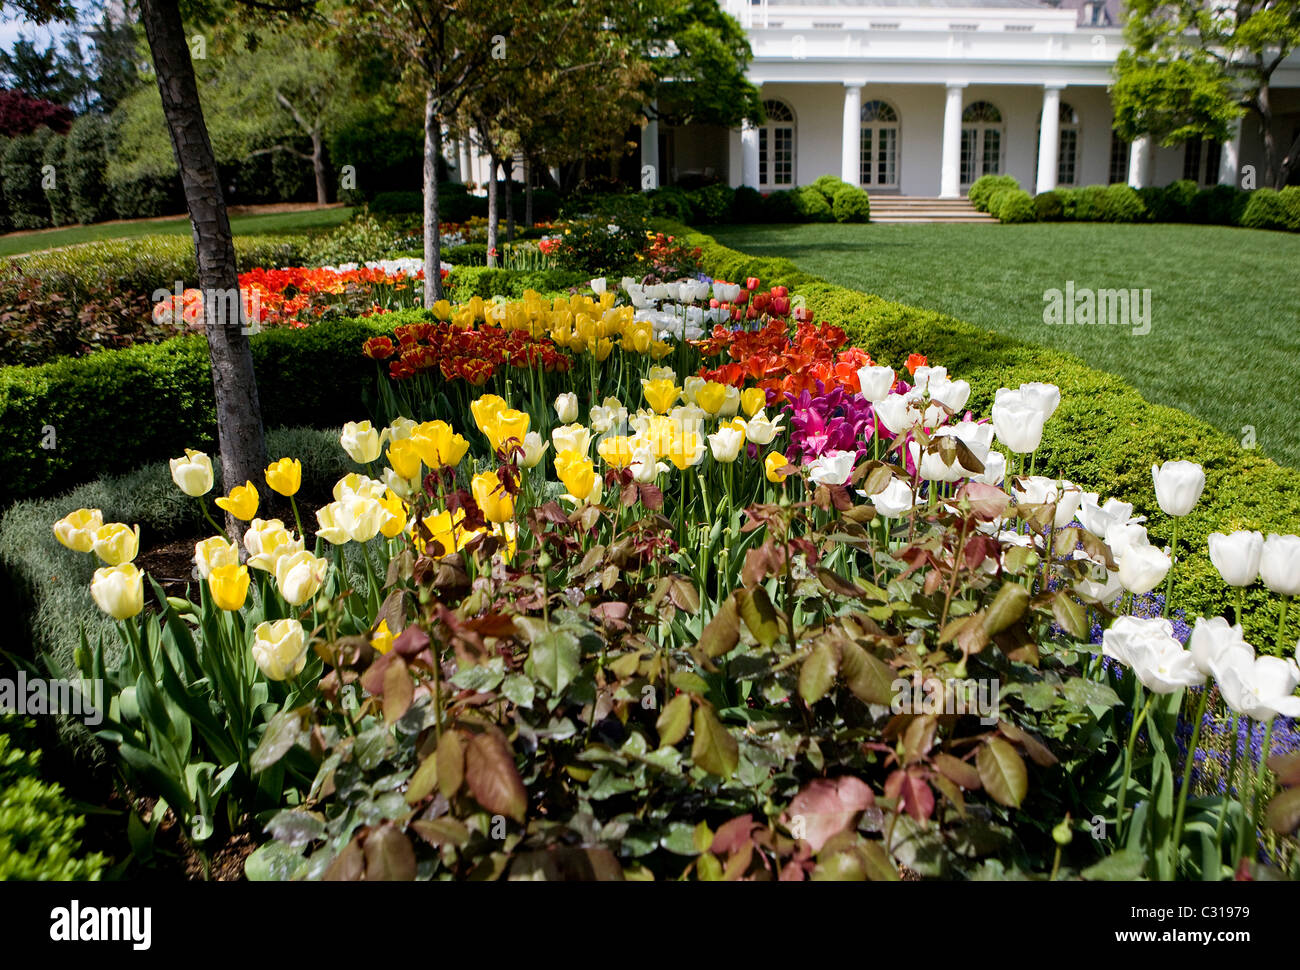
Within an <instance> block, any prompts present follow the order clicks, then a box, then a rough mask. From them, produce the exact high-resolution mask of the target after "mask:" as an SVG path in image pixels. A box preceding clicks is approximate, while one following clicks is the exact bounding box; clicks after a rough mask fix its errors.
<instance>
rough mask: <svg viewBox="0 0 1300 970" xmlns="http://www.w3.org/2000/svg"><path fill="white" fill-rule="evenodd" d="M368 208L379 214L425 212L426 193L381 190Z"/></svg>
mask: <svg viewBox="0 0 1300 970" xmlns="http://www.w3.org/2000/svg"><path fill="white" fill-rule="evenodd" d="M439 201H441V199H439ZM367 208H369V209H370V211H371V212H373V213H374V214H375V215H377V216H391V215H398V214H406V213H412V212H423V211H424V193H422V192H416V191H402V192H380V193H379V194H378V195H376V196H375V197H374V198H373V199H371V200H370V202H369V204H368V206H367ZM448 221H450V220H448Z"/></svg>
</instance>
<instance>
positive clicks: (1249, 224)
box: [1241, 188, 1300, 231]
mask: <svg viewBox="0 0 1300 970" xmlns="http://www.w3.org/2000/svg"><path fill="white" fill-rule="evenodd" d="M1293 219H1294V210H1293V208H1292V207H1288V205H1287V201H1286V200H1285V199H1283V198H1282V194H1281V193H1280V192H1278V191H1277V190H1275V189H1270V188H1259V189H1255V191H1253V192H1251V193H1250V201H1249V202H1247V203H1246V211H1245V212H1243V213H1242V215H1241V224H1242V225H1243V226H1245V227H1246V228H1247V229H1289V230H1293V231H1294V230H1295V229H1300V226H1297V225H1295V223H1294V222H1293Z"/></svg>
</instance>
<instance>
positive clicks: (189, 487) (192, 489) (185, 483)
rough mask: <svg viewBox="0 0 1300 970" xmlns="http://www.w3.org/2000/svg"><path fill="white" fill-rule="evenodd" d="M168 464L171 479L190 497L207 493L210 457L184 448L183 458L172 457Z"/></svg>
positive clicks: (210, 478)
mask: <svg viewBox="0 0 1300 970" xmlns="http://www.w3.org/2000/svg"><path fill="white" fill-rule="evenodd" d="M169 464H170V466H171V470H172V481H174V482H175V483H176V487H177V488H179V489H180V490H181V491H182V492H184V493H185V494H186V495H188V496H190V498H198V497H199V496H201V495H207V494H208V492H209V491H211V490H212V459H211V458H209V457H208V456H207V455H205V454H204V453H203V452H201V451H194V450H193V449H192V448H186V449H185V457H184V458H173V459H171V461H170V462H169Z"/></svg>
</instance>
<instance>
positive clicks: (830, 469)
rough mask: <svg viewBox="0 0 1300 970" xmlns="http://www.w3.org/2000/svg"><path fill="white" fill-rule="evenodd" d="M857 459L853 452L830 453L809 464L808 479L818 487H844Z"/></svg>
mask: <svg viewBox="0 0 1300 970" xmlns="http://www.w3.org/2000/svg"><path fill="white" fill-rule="evenodd" d="M856 459H857V455H856V453H854V452H852V451H828V452H826V453H825V454H824V455H822V456H821V457H820V458H814V459H813V460H812V461H810V462H809V463H808V477H809V478H811V479H812V480H813V481H814V482H815V483H817V484H818V485H843V484H844V483H845V482H847V481H848V480H849V475H851V474H852V473H853V465H854V462H855V461H856Z"/></svg>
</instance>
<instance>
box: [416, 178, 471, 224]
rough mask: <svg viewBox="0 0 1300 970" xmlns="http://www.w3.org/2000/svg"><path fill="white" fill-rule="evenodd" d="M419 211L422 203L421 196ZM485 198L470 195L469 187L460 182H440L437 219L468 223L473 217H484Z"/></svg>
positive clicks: (421, 209)
mask: <svg viewBox="0 0 1300 970" xmlns="http://www.w3.org/2000/svg"><path fill="white" fill-rule="evenodd" d="M420 206H421V208H420V209H417V210H415V211H417V212H421V211H423V206H424V201H423V196H421V201H420ZM487 213H488V200H487V196H482V197H479V196H477V195H470V192H469V187H468V186H466V185H463V184H462V183H460V182H442V183H440V184H439V185H438V218H439V220H441V221H442V222H469V220H470V219H473V218H474V217H475V216H482V217H486V216H487Z"/></svg>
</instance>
